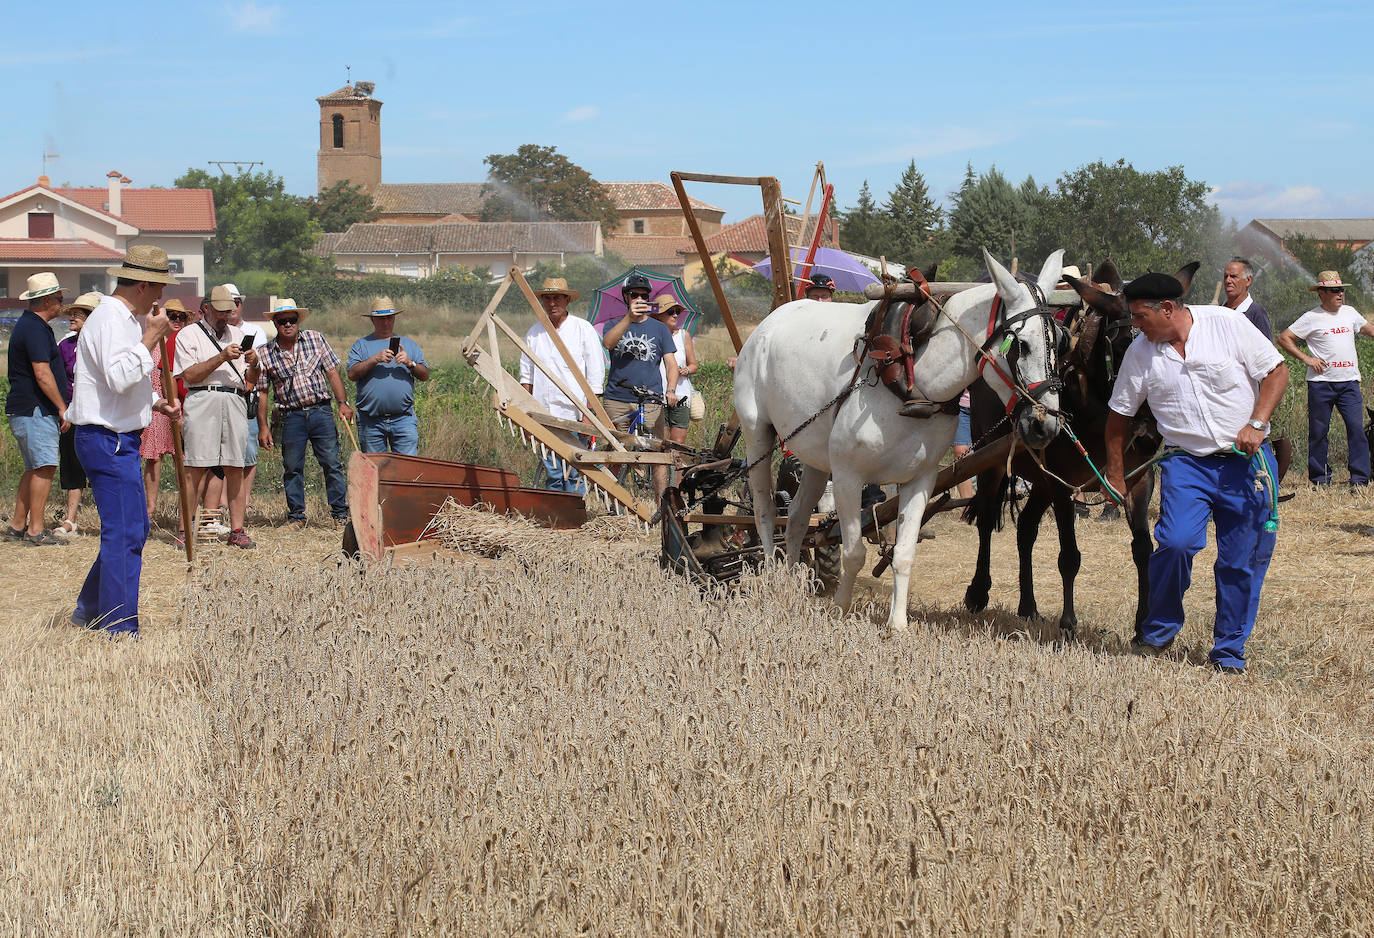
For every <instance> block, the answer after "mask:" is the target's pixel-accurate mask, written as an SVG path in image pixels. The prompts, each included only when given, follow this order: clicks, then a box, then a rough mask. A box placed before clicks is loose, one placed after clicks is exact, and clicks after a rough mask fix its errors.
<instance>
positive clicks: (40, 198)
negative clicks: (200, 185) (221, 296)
mask: <svg viewBox="0 0 1374 938" xmlns="http://www.w3.org/2000/svg"><path fill="white" fill-rule="evenodd" d="M107 178H108V180H109V181H108V184H107V185H106V186H105V187H104V188H96V187H89V188H84V187H83V188H76V187H67V186H54V185H53V184H52V181H51V180H50V179H49V178H48V177H47V176H40V177H38V181H37V182H35V183H34V184H33V185H31V186H28V187H26V188H23V189H20V190H19V191H17V192H13V193H11V194H9V195H7V196H5V197H4V198H0V304H3V305H4V306H9V307H13V306H16V305H22V303H20V301H19V300H18V299H17V297H18V296H19V294H20V293H22V292H24V289H25V283H26V281H27V280H28V278H29V276H30V275H32V274H35V273H38V272H39V271H44V270H47V271H52V272H53V273H55V274H56V275H57V278H58V281H59V282H60V283H61V284H62V289H63V292H65V293H66V294H67V295H68V296H72V297H74V296H77V295H79V294H82V293H87V292H89V291H92V290H97V291H100V292H102V293H108V292H109V291H110V290H112V289H113V288H114V284H113V279H112V278H111V277H110V276H109V275H107V274H106V273H105V270H106V268H108V267H111V266H116V265H118V264H119V262H120V261H121V260H122V259H123V257H124V254H125V252H126V251H127V250H128V247H129V245H131V244H151V245H154V246H156V247H160V248H162V249H163V250H164V251H166V252H167V256H168V257H169V258H170V260H171V264H172V270H173V272H174V273H175V274H176V277H177V279H178V281H179V285H178V286H177V287H169V288H168V289H167V291H166V295H167V296H200V295H201V294H203V293H204V292H205V241H206V239H208V238H212V237H214V234H215V203H214V199H213V197H212V195H211V192H210V190H209V189H134V188H131V187H130V186H129V183H130V180H129V179H128V178H127V177H125V176H124V175H123V174H122V173H120V172H118V171H111V172H110V173H109V174H108V176H107Z"/></svg>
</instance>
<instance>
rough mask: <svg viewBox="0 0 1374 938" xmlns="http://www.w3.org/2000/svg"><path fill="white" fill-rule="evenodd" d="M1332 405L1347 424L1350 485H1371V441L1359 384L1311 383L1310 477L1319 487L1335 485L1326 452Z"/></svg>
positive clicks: (1308, 425) (1309, 418) (1308, 401)
mask: <svg viewBox="0 0 1374 938" xmlns="http://www.w3.org/2000/svg"><path fill="white" fill-rule="evenodd" d="M1332 405H1335V407H1336V410H1337V411H1339V412H1340V415H1341V420H1343V421H1344V422H1345V437H1346V440H1347V441H1348V443H1349V445H1350V455H1349V463H1350V484H1351V485H1368V484H1369V441H1368V440H1367V439H1365V435H1364V398H1363V396H1362V395H1361V394H1360V382H1358V381H1309V382H1307V478H1309V479H1311V480H1312V481H1313V482H1315V483H1316V484H1317V485H1328V484H1330V482H1331V466H1330V464H1328V463H1327V461H1326V453H1327V449H1328V448H1329V447H1328V443H1329V440H1328V434H1330V432H1331V407H1332Z"/></svg>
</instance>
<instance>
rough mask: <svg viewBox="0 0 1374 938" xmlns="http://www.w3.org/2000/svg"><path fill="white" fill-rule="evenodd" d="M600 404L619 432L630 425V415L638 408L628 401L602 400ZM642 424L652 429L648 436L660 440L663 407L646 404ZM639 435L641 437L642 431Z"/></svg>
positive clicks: (661, 436)
mask: <svg viewBox="0 0 1374 938" xmlns="http://www.w3.org/2000/svg"><path fill="white" fill-rule="evenodd" d="M601 403H602V404H604V405H605V406H606V413H608V414H610V415H611V422H612V423H614V424H615V425H616V426H617V427H618V428H620V429H621V430H624V429H625V428H626V427H628V426H629V425H630V420H631V419H632V418H631V416H630V415H631V414H633V413H634V412H635V411H636V410H637V409H638V408H639V405H638V404H635V403H632V402H630V401H612V400H602V402H601ZM644 423H645V425H646V426H648V427H652V428H653V432H652V434H650V435H651V436H656V437H658V438H659V439H662V438H663V405H661V404H648V403H646V404H645V405H644ZM640 433H641V435H643V431H642V430H641V431H640Z"/></svg>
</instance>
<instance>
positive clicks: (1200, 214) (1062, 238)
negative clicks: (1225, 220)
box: [1037, 160, 1227, 298]
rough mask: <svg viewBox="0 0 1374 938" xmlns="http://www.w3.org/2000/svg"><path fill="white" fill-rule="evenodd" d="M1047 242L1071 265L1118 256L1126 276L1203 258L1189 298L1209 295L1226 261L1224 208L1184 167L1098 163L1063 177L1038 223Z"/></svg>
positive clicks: (1204, 185) (1174, 266) (1165, 268)
mask: <svg viewBox="0 0 1374 938" xmlns="http://www.w3.org/2000/svg"><path fill="white" fill-rule="evenodd" d="M1037 229H1038V236H1039V240H1040V241H1041V243H1042V246H1047V247H1062V248H1064V250H1065V260H1066V261H1067V262H1068V263H1071V264H1078V265H1080V266H1081V265H1083V264H1085V263H1094V264H1096V263H1100V262H1101V261H1104V260H1106V259H1108V258H1111V259H1112V260H1113V261H1115V262H1116V265H1117V267H1118V268H1120V269H1121V271H1122V273H1123V274H1124V275H1125V276H1126V277H1128V278H1129V277H1133V276H1136V275H1138V274H1141V273H1144V272H1145V271H1147V270H1163V271H1173V270H1175V269H1177V268H1179V267H1181V266H1183V265H1184V264H1186V263H1187V262H1189V261H1192V260H1200V261H1202V262H1203V265H1202V269H1201V270H1200V271H1198V278H1197V279H1195V280H1194V286H1193V290H1192V292H1191V296H1193V297H1195V298H1196V297H1199V296H1205V297H1207V298H1210V296H1211V290H1212V287H1213V286H1214V285H1215V283H1216V281H1217V279H1218V276H1219V274H1218V271H1219V270H1220V268H1221V266H1222V265H1223V264H1224V262H1225V260H1226V257H1227V255H1226V252H1225V251H1224V245H1225V243H1226V240H1227V239H1226V237H1225V235H1226V232H1225V229H1224V228H1223V225H1222V220H1221V213H1220V212H1219V211H1218V210H1217V208H1216V206H1215V205H1213V204H1212V203H1211V200H1210V199H1209V198H1208V194H1207V184H1206V183H1204V182H1200V181H1197V180H1192V179H1189V178H1188V177H1187V175H1186V174H1185V173H1184V171H1183V167H1182V166H1170V167H1168V168H1167V169H1162V170H1159V171H1157V172H1140V171H1139V170H1137V169H1136V168H1135V167H1133V166H1131V165H1130V164H1129V163H1127V162H1126V161H1125V160H1117V161H1116V162H1115V163H1104V162H1102V161H1100V160H1099V161H1098V162H1095V163H1089V164H1087V165H1086V166H1080V167H1079V168H1078V169H1075V170H1073V171H1071V172H1068V173H1065V174H1064V175H1062V176H1060V177H1059V179H1058V181H1057V182H1056V183H1055V191H1054V192H1053V193H1052V194H1051V195H1050V197H1049V198H1048V199H1047V200H1046V201H1045V204H1044V206H1043V208H1042V210H1041V212H1040V213H1039V220H1038V224H1037Z"/></svg>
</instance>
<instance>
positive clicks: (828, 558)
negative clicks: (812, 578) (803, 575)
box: [807, 544, 844, 596]
mask: <svg viewBox="0 0 1374 938" xmlns="http://www.w3.org/2000/svg"><path fill="white" fill-rule="evenodd" d="M809 553H810V557H809V559H808V561H807V566H809V567H810V568H811V569H812V570H814V571H816V579H817V580H819V581H820V585H821V595H822V596H828V595H830V594H831V593H833V592H835V588H836V587H838V586H839V585H840V574H841V573H842V572H843V568H842V559H843V556H844V555H843V546H842V545H840V544H827V545H825V546H824V547H814V548H812V549H811V550H810V551H809Z"/></svg>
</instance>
